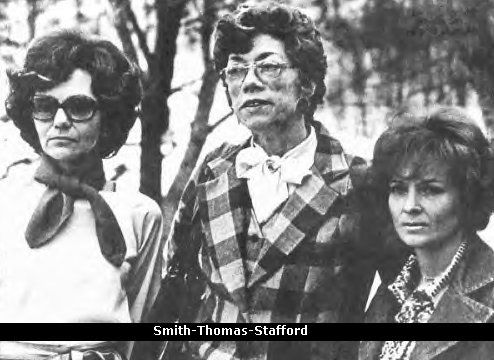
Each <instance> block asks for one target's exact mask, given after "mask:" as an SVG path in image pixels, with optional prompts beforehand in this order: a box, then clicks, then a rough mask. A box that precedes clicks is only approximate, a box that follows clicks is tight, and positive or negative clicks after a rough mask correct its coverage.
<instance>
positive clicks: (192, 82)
mask: <svg viewBox="0 0 494 360" xmlns="http://www.w3.org/2000/svg"><path fill="white" fill-rule="evenodd" d="M201 80H202V77H200V78H199V79H194V80H190V81H186V82H184V83H183V84H181V85H179V86H175V87H174V88H171V89H170V95H171V94H173V93H176V92H178V91H181V90H183V88H184V87H187V86H190V85H194V84H195V83H198V82H199V81H201Z"/></svg>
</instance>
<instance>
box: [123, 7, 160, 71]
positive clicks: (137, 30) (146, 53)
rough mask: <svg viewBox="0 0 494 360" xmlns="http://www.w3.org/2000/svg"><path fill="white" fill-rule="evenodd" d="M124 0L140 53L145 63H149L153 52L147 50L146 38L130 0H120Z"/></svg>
mask: <svg viewBox="0 0 494 360" xmlns="http://www.w3.org/2000/svg"><path fill="white" fill-rule="evenodd" d="M121 1H124V2H125V5H124V6H125V10H126V12H127V16H128V18H129V21H130V23H131V24H132V28H133V29H134V32H135V33H136V35H137V40H138V41H139V47H140V48H141V50H142V53H143V54H144V57H145V58H146V61H147V63H148V64H149V63H150V62H151V60H152V57H153V54H152V53H151V51H150V50H149V46H148V43H147V39H146V34H145V33H144V31H143V30H142V28H141V27H140V26H139V23H138V22H137V18H136V14H135V13H134V11H133V10H132V8H131V7H130V2H129V1H128V0H121Z"/></svg>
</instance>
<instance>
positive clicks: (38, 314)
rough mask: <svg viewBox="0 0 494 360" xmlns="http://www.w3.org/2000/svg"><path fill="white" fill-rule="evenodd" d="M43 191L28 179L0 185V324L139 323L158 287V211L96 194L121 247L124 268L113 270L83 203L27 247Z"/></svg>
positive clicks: (127, 196) (139, 197) (128, 197)
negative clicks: (48, 235)
mask: <svg viewBox="0 0 494 360" xmlns="http://www.w3.org/2000/svg"><path fill="white" fill-rule="evenodd" d="M45 189H46V187H45V185H43V184H40V183H38V182H36V181H34V180H28V181H24V182H18V181H14V180H11V179H6V180H3V181H0V199H1V202H0V294H2V296H0V322H2V323H5V322H68V323H78V322H116V323H126V322H127V323H128V322H140V321H141V319H142V318H143V316H144V315H145V313H146V312H147V311H148V310H149V309H150V307H151V306H152V304H153V302H154V299H155V297H156V294H157V292H158V289H159V284H160V273H161V266H162V256H161V253H162V246H163V241H162V215H161V211H160V208H159V206H158V205H157V204H156V203H155V202H154V201H153V200H151V199H150V198H148V197H147V196H145V195H143V194H140V193H137V192H128V191H119V189H117V191H115V192H112V191H101V192H100V194H101V195H102V196H103V197H104V199H105V200H106V202H107V203H108V205H109V206H110V208H111V209H112V211H113V213H114V214H115V217H116V219H117V221H118V223H119V225H120V228H121V230H122V233H123V235H124V239H125V242H126V246H127V252H126V256H125V261H124V263H123V264H122V266H121V267H115V266H114V265H112V264H111V263H109V262H108V261H107V260H106V259H105V258H104V257H103V255H102V254H101V251H100V247H99V243H98V238H97V236H96V230H95V225H94V218H93V212H92V210H91V206H90V204H89V202H88V201H87V200H84V199H78V200H76V201H75V203H74V212H73V214H72V215H71V217H70V218H69V220H68V221H67V223H66V225H65V226H64V228H62V230H61V231H60V232H59V233H58V234H57V235H56V236H55V238H53V239H52V240H51V241H50V242H49V243H47V244H45V245H44V246H42V247H40V248H37V249H31V248H30V247H29V246H28V244H27V242H26V239H25V236H24V232H25V229H26V226H27V224H28V221H29V220H30V218H31V215H32V213H33V211H34V209H35V207H36V206H37V204H38V201H39V199H40V197H41V196H42V194H43V193H44V191H45ZM55 343H60V342H55ZM81 343H82V342H81ZM3 345H4V346H5V345H6V344H5V343H3ZM76 346H77V344H74V347H76ZM1 355H3V354H2V346H0V357H1Z"/></svg>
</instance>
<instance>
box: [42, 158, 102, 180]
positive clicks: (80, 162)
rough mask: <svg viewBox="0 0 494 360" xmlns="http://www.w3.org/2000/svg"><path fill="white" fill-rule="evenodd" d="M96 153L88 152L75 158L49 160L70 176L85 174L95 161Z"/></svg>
mask: <svg viewBox="0 0 494 360" xmlns="http://www.w3.org/2000/svg"><path fill="white" fill-rule="evenodd" d="M95 156H96V154H94V153H88V154H84V155H81V156H79V157H77V158H75V159H53V158H51V157H49V156H48V158H49V160H50V161H51V162H53V163H54V164H55V165H56V167H58V168H59V169H60V170H61V171H62V173H63V174H66V175H70V176H76V177H77V176H78V175H84V172H86V170H87V169H88V168H89V167H90V166H91V165H92V164H93V163H94V160H95Z"/></svg>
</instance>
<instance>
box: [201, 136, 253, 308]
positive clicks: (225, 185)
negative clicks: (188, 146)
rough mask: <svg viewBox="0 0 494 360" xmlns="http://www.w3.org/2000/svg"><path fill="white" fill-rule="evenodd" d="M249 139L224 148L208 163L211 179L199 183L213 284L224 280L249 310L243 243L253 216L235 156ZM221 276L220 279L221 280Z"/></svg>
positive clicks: (245, 183)
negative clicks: (238, 144) (238, 173)
mask: <svg viewBox="0 0 494 360" xmlns="http://www.w3.org/2000/svg"><path fill="white" fill-rule="evenodd" d="M247 145H248V141H247V142H245V143H244V144H242V145H240V146H235V147H231V148H229V149H226V150H225V151H223V152H222V153H221V154H220V156H219V157H216V158H215V159H213V160H211V161H210V162H208V163H207V167H208V169H209V170H210V172H211V176H210V180H208V181H205V182H200V183H198V185H197V195H198V198H199V211H200V213H201V219H203V229H204V232H205V234H204V235H205V238H206V242H207V249H206V251H207V253H208V255H209V257H210V259H211V262H212V264H213V267H214V269H213V275H212V278H211V281H212V282H213V283H216V284H218V283H222V284H223V285H224V287H225V288H226V290H227V291H228V294H229V295H230V296H231V298H232V299H233V301H234V302H235V303H236V304H238V306H239V308H240V309H241V310H243V309H246V307H247V303H246V295H245V285H246V282H245V270H244V264H243V260H242V252H241V251H240V249H241V244H242V242H245V238H246V236H247V230H248V224H249V219H250V207H251V202H250V197H249V193H248V188H247V182H246V180H245V179H239V178H238V177H237V175H236V170H235V166H234V165H235V164H234V160H235V155H236V153H237V152H238V151H239V150H240V149H242V148H243V147H244V146H247ZM218 277H219V279H218Z"/></svg>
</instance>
